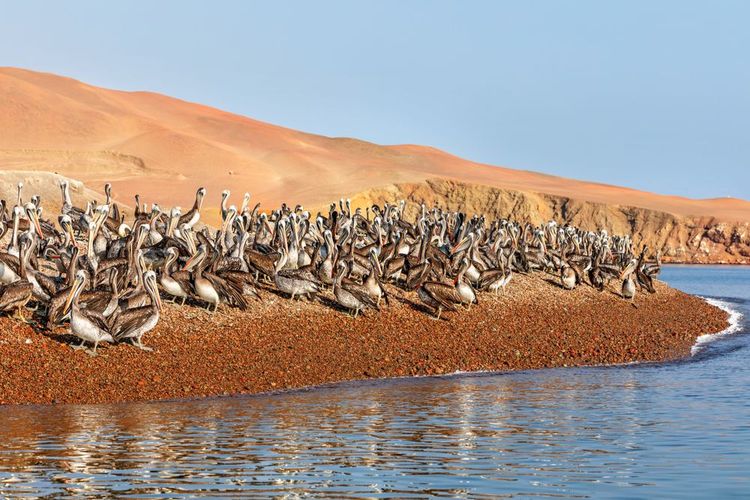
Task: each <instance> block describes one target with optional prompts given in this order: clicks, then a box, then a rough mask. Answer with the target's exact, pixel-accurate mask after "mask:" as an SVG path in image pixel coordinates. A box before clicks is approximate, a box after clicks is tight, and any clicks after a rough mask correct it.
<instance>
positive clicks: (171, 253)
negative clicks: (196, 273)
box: [159, 247, 192, 305]
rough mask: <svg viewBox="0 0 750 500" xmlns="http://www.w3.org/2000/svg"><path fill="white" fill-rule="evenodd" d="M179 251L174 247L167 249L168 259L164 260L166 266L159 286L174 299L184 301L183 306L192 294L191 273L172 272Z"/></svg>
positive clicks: (163, 268) (162, 271)
mask: <svg viewBox="0 0 750 500" xmlns="http://www.w3.org/2000/svg"><path fill="white" fill-rule="evenodd" d="M177 257H178V253H177V249H175V248H174V247H169V248H167V258H166V259H164V265H163V267H162V270H161V275H160V277H159V284H160V285H161V287H162V288H163V289H164V291H165V292H167V293H168V294H169V295H171V296H172V297H173V300H172V301H173V302H174V299H177V298H180V299H182V302H181V305H184V304H185V300H187V298H188V294H189V293H191V292H192V287H191V286H190V273H188V272H187V271H177V272H175V273H173V272H172V264H174V263H175V262H177Z"/></svg>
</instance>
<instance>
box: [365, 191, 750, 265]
mask: <svg viewBox="0 0 750 500" xmlns="http://www.w3.org/2000/svg"><path fill="white" fill-rule="evenodd" d="M399 199H404V200H406V202H407V208H406V210H407V215H408V216H410V217H414V216H416V215H417V213H418V212H419V210H420V205H421V204H422V203H424V204H425V205H426V206H428V207H431V206H433V205H434V204H435V203H437V204H439V205H440V206H443V207H447V208H449V209H451V210H463V211H465V212H467V213H469V214H472V213H480V212H481V213H485V214H488V215H490V216H492V217H510V218H513V219H517V220H521V221H529V222H531V223H533V224H540V223H543V222H547V221H549V220H556V221H557V222H559V223H569V224H574V225H576V226H580V227H583V228H586V229H591V230H598V229H606V230H607V231H609V232H610V233H618V234H630V235H632V237H633V239H634V241H635V242H636V244H637V245H641V244H646V245H648V246H649V248H651V249H653V250H654V251H655V250H656V249H660V250H661V252H662V255H663V260H664V261H665V262H680V263H701V264H709V263H710V264H750V222H749V221H738V222H728V221H719V220H717V219H716V218H714V217H701V216H682V215H674V214H670V213H667V212H659V211H656V210H649V209H645V208H638V207H629V206H621V205H606V204H603V203H594V202H588V201H581V200H575V199H572V198H566V197H562V196H554V195H548V194H541V193H530V192H521V191H513V190H506V189H498V188H493V187H490V186H481V185H476V184H466V183H461V182H457V181H452V180H446V179H431V180H428V181H426V182H424V183H417V184H394V185H390V186H387V187H383V188H377V189H371V190H369V191H366V192H364V193H360V194H358V195H356V196H354V197H352V204H353V205H354V206H355V207H366V206H369V205H371V204H372V203H381V204H382V203H384V202H389V203H393V202H394V200H399Z"/></svg>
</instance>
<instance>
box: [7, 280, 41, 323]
mask: <svg viewBox="0 0 750 500" xmlns="http://www.w3.org/2000/svg"><path fill="white" fill-rule="evenodd" d="M32 295H33V286H32V285H31V283H29V282H28V281H26V280H18V281H16V282H14V283H11V284H9V285H0V311H2V312H8V311H15V313H16V314H15V317H16V318H18V319H20V320H21V321H23V322H27V320H26V318H25V317H24V316H23V313H22V312H21V311H22V310H23V309H24V308H25V307H26V304H27V303H28V302H29V300H31V297H32Z"/></svg>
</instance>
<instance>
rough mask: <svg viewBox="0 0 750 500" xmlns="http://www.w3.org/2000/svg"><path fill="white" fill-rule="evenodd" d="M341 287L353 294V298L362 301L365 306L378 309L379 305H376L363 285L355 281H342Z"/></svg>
mask: <svg viewBox="0 0 750 500" xmlns="http://www.w3.org/2000/svg"><path fill="white" fill-rule="evenodd" d="M342 288H344V289H345V290H346V291H347V292H349V293H351V294H352V295H354V298H356V299H357V300H358V301H360V302H362V303H363V304H364V305H366V306H367V307H369V308H371V309H377V310H378V311H379V310H380V307H378V303H377V302H376V301H375V300H373V299H372V297H370V294H369V293H367V289H366V288H365V287H364V286H362V285H359V284H356V283H344V284H342Z"/></svg>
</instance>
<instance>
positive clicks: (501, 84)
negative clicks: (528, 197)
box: [0, 0, 750, 199]
mask: <svg viewBox="0 0 750 500" xmlns="http://www.w3.org/2000/svg"><path fill="white" fill-rule="evenodd" d="M749 23H750V2H748V1H730V0H721V1H703V2H691V1H683V0H679V1H651V0H646V1H629V0H628V1H625V0H623V1H619V2H615V1H598V0H597V1H581V0H576V1H572V0H571V1H554V0H550V1H528V0H516V1H512V2H511V1H487V2H480V1H476V2H471V1H451V2H445V1H437V0H431V1H414V0H409V1H407V0H397V1H377V2H376V1H370V2H364V1H338V2H321V1H304V2H303V1H299V2H282V1H267V2H263V3H261V2H250V1H237V2H208V1H206V2H188V1H179V2H176V1H175V2H165V1H148V2H146V1H142V2H134V1H122V2H114V1H91V2H74V1H66V2H52V1H49V2H34V1H3V0H0V65H8V66H20V67H25V68H30V69H36V70H43V71H50V72H53V73H59V74H64V75H68V76H72V77H75V78H78V79H81V80H84V81H86V82H90V83H93V84H96V85H101V86H105V87H112V88H118V89H128V90H153V91H158V92H162V93H165V94H169V95H173V96H176V97H180V98H183V99H187V100H190V101H197V102H201V103H205V104H209V105H213V106H217V107H219V108H223V109H226V110H229V111H233V112H237V113H240V114H245V115H248V116H251V117H253V118H257V119H260V120H264V121H268V122H272V123H277V124H280V125H285V126H288V127H292V128H295V129H300V130H304V131H308V132H316V133H320V134H325V135H331V136H349V137H358V138H362V139H366V140H370V141H373V142H377V143H384V144H397V143H416V144H428V145H433V146H436V147H439V148H442V149H445V150H447V151H450V152H452V153H455V154H457V155H460V156H464V157H466V158H470V159H474V160H477V161H482V162H486V163H492V164H500V165H506V166H510V167H516V168H524V169H530V170H538V171H543V172H548V173H552V174H558V175H564V176H568V177H575V178H582V179H590V180H598V181H603V182H608V183H613V184H620V185H626V186H632V187H636V188H640V189H647V190H651V191H657V192H663V193H673V194H681V195H686V196H691V197H715V196H736V197H741V198H745V199H750V140H749V139H750V28H749V26H750V24H749Z"/></svg>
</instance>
